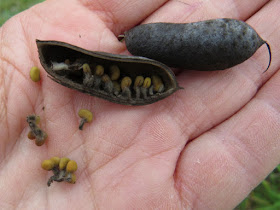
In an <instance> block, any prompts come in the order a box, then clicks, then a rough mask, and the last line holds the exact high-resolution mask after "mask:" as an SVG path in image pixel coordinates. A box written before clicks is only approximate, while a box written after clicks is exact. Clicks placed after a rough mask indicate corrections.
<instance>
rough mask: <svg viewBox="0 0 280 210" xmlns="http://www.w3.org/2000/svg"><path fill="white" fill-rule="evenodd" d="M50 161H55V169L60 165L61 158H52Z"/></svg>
mask: <svg viewBox="0 0 280 210" xmlns="http://www.w3.org/2000/svg"><path fill="white" fill-rule="evenodd" d="M50 160H51V161H53V163H54V166H55V167H57V166H58V165H59V162H60V158H59V157H52V158H51V159H50Z"/></svg>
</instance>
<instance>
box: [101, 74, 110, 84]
mask: <svg viewBox="0 0 280 210" xmlns="http://www.w3.org/2000/svg"><path fill="white" fill-rule="evenodd" d="M101 80H102V81H103V82H105V83H106V82H109V81H110V77H109V76H108V75H107V74H104V75H103V76H102V77H101Z"/></svg>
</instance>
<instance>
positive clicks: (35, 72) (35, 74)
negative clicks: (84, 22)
mask: <svg viewBox="0 0 280 210" xmlns="http://www.w3.org/2000/svg"><path fill="white" fill-rule="evenodd" d="M29 74H30V78H31V80H32V81H33V82H38V81H40V69H39V68H38V67H36V66H33V67H32V68H31V69H30V73H29Z"/></svg>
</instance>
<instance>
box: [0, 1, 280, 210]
mask: <svg viewBox="0 0 280 210" xmlns="http://www.w3.org/2000/svg"><path fill="white" fill-rule="evenodd" d="M233 2H234V3H233ZM279 9H280V2H279V1H276V0H275V1H273V0H272V1H268V0H267V1H265V0H251V1H243V0H237V1H218V0H212V1H188V0H180V1H179V0H170V1H166V0H154V1H151V0H141V1H137V0H131V1H124V0H103V1H89V0H80V1H78V0H48V1H46V2H43V3H42V4H39V5H37V6H35V7H33V8H31V9H29V10H27V11H25V12H23V13H21V14H19V15H17V16H15V17H13V18H12V19H10V20H9V21H8V22H7V23H6V24H4V25H3V27H2V28H1V29H0V41H1V42H0V43H1V49H0V65H1V66H0V123H1V125H0V137H1V138H0V161H1V162H0V164H1V165H0V208H1V209H14V208H18V209H57V208H58V207H59V208H60V209H156V208H157V209H180V208H194V209H231V208H233V207H234V206H236V205H237V204H238V203H239V202H240V201H241V200H242V199H243V198H244V197H245V196H246V195H247V194H248V193H249V192H250V191H251V190H252V189H253V188H254V187H255V186H256V185H257V184H258V183H259V182H260V181H261V180H262V179H264V178H265V176H266V175H267V174H268V173H269V172H270V171H271V170H272V169H273V168H274V167H275V166H276V165H277V164H278V163H279V160H280V142H279V136H280V129H279V127H280V115H279V111H280V92H279V87H280V85H279V84H280V75H279V72H278V70H279V68H280V59H279V56H280V55H279V52H280V39H279V36H280V30H279V28H280V22H279V20H278V12H279ZM220 17H228V18H235V19H241V20H245V21H247V22H248V23H249V24H250V25H251V26H253V28H255V29H256V31H258V33H259V34H260V35H261V37H262V38H263V39H264V40H266V41H268V43H269V44H270V45H271V48H272V55H273V56H272V65H271V67H270V69H269V70H268V71H267V72H266V73H263V71H264V70H265V68H266V65H267V62H268V53H267V49H266V48H265V47H262V48H260V49H259V50H258V52H257V53H256V54H255V55H254V56H253V57H252V58H250V59H249V60H248V61H246V62H244V63H242V64H240V65H238V66H236V67H234V68H232V69H229V70H225V71H214V72H197V71H178V73H177V75H176V76H177V79H178V82H179V84H180V86H182V87H184V89H183V90H179V91H177V92H176V93H175V94H173V95H172V96H170V97H168V98H166V99H164V100H162V101H160V102H157V103H154V104H151V105H147V106H140V107H131V106H124V105H118V104H113V103H111V102H108V101H104V100H102V99H99V98H96V97H92V96H88V95H85V94H82V93H80V92H78V91H75V90H72V89H68V88H66V87H63V86H61V85H59V84H57V83H55V82H53V81H52V80H51V79H49V78H48V77H47V74H46V72H45V71H42V72H41V77H42V79H41V81H40V82H39V83H34V82H32V81H31V80H30V78H29V69H30V68H31V67H32V66H39V67H40V68H42V67H41V65H40V63H39V59H38V52H37V48H36V43H35V40H36V39H40V40H57V41H63V42H68V43H70V44H73V45H77V46H79V47H82V48H86V49H88V50H97V51H105V52H111V53H116V54H127V53H128V52H127V51H126V47H125V44H124V43H121V42H119V41H118V39H117V36H118V35H119V34H121V33H123V32H124V31H125V30H128V29H129V28H131V27H133V26H135V25H137V24H140V23H142V22H146V23H147V22H194V21H199V20H205V19H211V18H220ZM81 108H85V109H89V110H91V111H92V112H93V113H94V120H93V122H92V123H90V124H86V125H85V126H84V130H83V131H80V130H79V129H78V125H79V120H80V119H79V117H78V115H77V113H78V110H79V109H81ZM32 113H36V114H37V115H40V116H41V128H42V129H43V130H45V131H46V132H47V133H48V139H47V141H46V143H45V144H44V145H43V146H41V147H37V146H36V145H35V144H34V142H33V141H30V140H28V138H27V133H28V131H29V128H28V125H27V123H26V116H27V115H29V114H32ZM52 156H59V157H63V156H66V157H69V158H71V159H74V160H76V162H77V163H78V171H77V172H76V175H77V182H76V184H75V185H72V184H68V183H56V182H55V183H53V184H52V186H51V187H47V180H48V178H49V177H50V176H51V173H49V172H46V171H44V170H42V169H41V161H42V160H44V159H48V158H50V157H52Z"/></svg>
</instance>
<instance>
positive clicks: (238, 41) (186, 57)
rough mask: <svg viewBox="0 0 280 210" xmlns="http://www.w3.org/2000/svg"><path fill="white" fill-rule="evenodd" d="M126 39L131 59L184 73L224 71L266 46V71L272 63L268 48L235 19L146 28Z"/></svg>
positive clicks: (135, 31) (137, 30)
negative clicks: (188, 71) (148, 60)
mask: <svg viewBox="0 0 280 210" xmlns="http://www.w3.org/2000/svg"><path fill="white" fill-rule="evenodd" d="M124 39H125V44H126V46H127V49H128V51H129V52H130V53H131V54H132V55H138V56H144V57H147V58H151V59H155V60H157V61H160V62H163V63H164V64H166V65H168V66H171V67H178V68H183V69H190V70H203V71H210V70H224V69H227V68H230V67H233V66H235V65H237V64H240V63H242V62H244V61H245V60H247V59H248V58H250V57H251V56H252V55H253V54H254V53H255V52H256V51H257V49H258V48H259V47H260V46H262V45H263V44H266V46H267V48H268V51H269V64H268V67H267V69H268V68H269V66H270V63H271V50H270V47H269V44H268V43H267V42H266V41H264V40H263V39H262V38H261V37H260V36H259V35H258V34H257V32H256V31H255V30H254V29H253V28H252V27H251V26H249V25H248V24H247V23H245V22H243V21H240V20H235V19H227V18H224V19H213V20H206V21H200V22H195V23H183V24H182V23H181V24H180V23H150V24H143V25H139V26H136V27H134V28H132V29H130V30H129V31H127V32H125V34H124ZM267 69H266V70H267Z"/></svg>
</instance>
